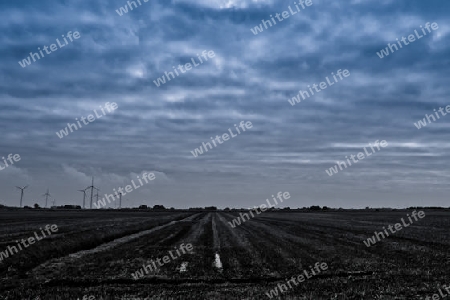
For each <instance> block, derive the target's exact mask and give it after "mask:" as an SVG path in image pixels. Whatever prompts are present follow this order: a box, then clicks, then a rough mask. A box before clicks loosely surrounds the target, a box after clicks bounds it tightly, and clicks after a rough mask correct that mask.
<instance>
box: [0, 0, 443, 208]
mask: <svg viewBox="0 0 450 300" xmlns="http://www.w3.org/2000/svg"><path fill="white" fill-rule="evenodd" d="M141 3H142V5H141V6H139V7H138V8H135V9H133V10H132V11H129V12H128V13H125V14H124V15H123V16H119V14H118V13H117V12H116V10H117V9H119V8H120V7H122V6H124V5H126V1H123V0H108V1H106V0H98V1H87V0H77V1H66V0H59V1H49V0H41V1H31V0H27V1H2V2H1V3H0V9H1V11H2V17H1V18H0V30H1V32H2V34H1V36H0V49H1V50H0V51H1V55H0V61H1V63H0V67H1V72H0V76H1V77H0V93H1V95H0V96H1V101H0V114H1V117H0V122H1V128H2V129H3V130H2V138H1V140H0V150H1V153H0V156H7V155H8V154H9V153H12V154H19V155H20V156H21V160H20V161H18V162H15V164H14V165H13V166H10V167H7V168H6V169H4V170H1V171H0V188H1V190H2V193H1V196H0V203H3V204H7V205H18V203H19V198H20V192H19V190H17V189H16V188H15V186H16V185H27V184H29V185H30V187H29V188H28V189H27V190H26V191H25V196H24V205H32V204H33V203H35V202H38V203H39V204H40V205H43V204H44V202H45V201H44V197H42V196H41V195H42V194H44V193H45V191H46V189H47V188H50V193H51V194H52V198H51V199H56V203H57V204H79V205H81V204H82V193H81V192H78V191H77V190H79V189H82V188H85V187H87V186H88V185H89V183H90V178H91V176H95V180H96V182H95V183H96V185H97V186H98V187H99V188H100V189H101V193H102V195H103V194H104V193H112V192H113V190H112V189H113V188H116V189H117V188H118V187H120V186H124V185H126V184H129V183H130V181H131V180H132V179H136V176H138V175H140V174H142V173H143V172H150V171H154V172H155V176H156V179H155V180H154V181H153V182H151V183H149V184H146V185H145V186H143V187H141V188H139V189H137V190H135V191H133V192H131V193H129V194H127V195H125V196H124V199H126V200H124V201H125V203H124V206H125V205H133V206H135V205H139V204H148V205H154V204H163V205H165V206H168V207H171V206H174V207H180V208H184V207H192V206H205V205H216V206H218V207H227V206H228V207H250V206H254V205H259V204H262V203H265V199H266V198H268V197H271V195H272V194H276V193H277V192H279V191H283V192H284V191H288V192H289V193H290V194H291V195H292V197H291V198H290V199H289V200H286V201H285V202H284V203H283V206H290V207H303V206H310V205H327V206H331V207H366V206H370V207H386V206H390V207H408V206H416V205H439V206H444V205H445V206H446V207H448V206H449V201H448V199H449V196H450V195H449V191H450V189H449V181H450V171H449V170H448V168H449V165H450V156H449V155H450V134H449V129H450V125H449V124H450V116H447V117H441V118H440V119H439V120H437V121H436V122H433V123H432V124H429V125H428V126H426V127H424V128H422V129H420V130H418V129H417V128H416V127H415V126H414V122H417V121H418V120H419V119H423V118H424V115H425V114H431V113H433V109H438V108H439V107H445V106H446V105H449V104H450V97H449V95H450V93H449V92H450V85H449V82H450V76H449V70H450V68H449V61H450V51H449V50H450V26H449V25H450V21H449V19H448V12H449V9H450V3H448V1H442V0H430V1H416V0H379V1H361V0H344V1H331V0H313V5H311V6H310V7H306V8H305V9H302V10H301V11H300V13H297V14H295V15H292V16H290V17H289V18H288V19H285V20H283V21H282V22H279V21H277V24H276V25H275V26H273V27H270V28H268V29H267V30H264V31H263V32H262V33H259V34H258V35H254V34H253V33H252V31H251V30H250V29H251V28H254V27H255V26H258V25H259V24H260V23H261V20H262V19H266V20H267V19H269V16H270V15H271V14H272V15H273V16H274V15H275V14H276V13H282V12H283V11H288V10H289V9H288V7H289V6H291V7H292V8H293V9H295V8H294V7H295V6H294V1H284V0H282V1H280V0H277V1H275V0H260V1H257V0H171V1H170V0H150V1H149V2H146V3H145V2H144V0H141ZM427 22H431V23H432V22H436V23H437V24H438V25H439V29H438V30H436V31H432V32H431V33H430V34H428V35H427V36H424V37H423V38H421V39H420V40H416V41H415V42H413V43H410V45H408V46H404V47H403V48H402V49H399V50H398V51H396V52H394V53H391V54H390V55H389V56H388V57H386V58H383V59H380V58H379V57H378V56H377V54H376V52H378V51H380V50H381V49H383V48H385V47H386V46H387V43H393V42H396V38H401V37H402V36H405V37H407V36H408V35H410V34H413V33H414V30H418V31H419V32H421V31H420V26H421V25H422V26H424V25H425V24H426V23H427ZM69 31H72V32H74V31H78V32H79V33H80V38H79V39H77V40H74V41H73V42H69V43H68V45H66V46H65V47H64V48H61V49H58V50H57V51H55V52H53V53H51V54H48V55H45V57H43V58H42V59H40V60H37V61H36V62H33V63H31V65H29V66H27V67H25V68H22V67H21V66H20V65H19V63H18V61H22V60H23V59H25V58H26V57H27V56H28V55H29V53H30V52H38V50H37V48H38V47H40V48H41V49H42V48H43V46H45V45H47V46H48V47H49V46H50V45H51V44H54V43H56V42H55V41H56V39H57V38H60V40H61V41H62V39H61V36H62V35H63V34H64V35H67V32H69ZM204 50H207V51H210V50H212V51H214V53H215V57H214V58H210V59H208V61H206V62H204V63H203V64H201V65H199V66H197V67H194V68H192V69H191V70H189V71H186V73H185V74H180V76H179V77H177V78H175V79H172V80H171V81H168V82H167V83H166V84H163V85H161V86H160V87H157V86H156V85H155V84H154V83H153V80H156V79H157V78H158V77H161V76H162V75H163V74H164V72H166V71H173V69H172V66H178V65H179V64H182V65H184V64H186V63H188V62H191V58H195V59H196V62H197V63H198V59H197V53H198V54H201V52H202V51H204ZM338 69H342V70H344V69H348V70H349V72H350V74H351V75H350V76H349V77H348V78H345V79H343V80H341V81H339V82H338V83H336V84H334V85H333V86H330V87H328V88H327V89H325V90H323V91H321V92H319V93H316V94H315V95H314V96H312V97H310V98H308V99H306V100H304V101H302V102H301V103H297V104H296V105H294V106H291V105H290V104H289V102H288V99H290V98H292V97H294V96H295V95H296V94H297V93H298V91H299V90H300V89H302V90H306V89H307V86H308V85H312V84H314V83H316V84H319V83H320V82H321V81H325V80H324V79H325V77H326V76H329V77H330V79H331V73H332V72H334V73H336V71H337V70H338ZM106 102H116V103H117V105H118V108H117V110H116V111H114V112H113V113H107V114H106V115H105V116H103V117H102V118H101V119H98V120H95V121H94V122H92V123H90V124H89V125H86V126H84V127H82V128H80V129H79V130H77V131H74V132H73V133H70V134H69V135H68V136H66V137H64V138H62V139H60V138H58V136H57V135H56V132H59V130H61V129H63V128H65V127H66V126H67V123H68V122H71V123H74V122H75V118H78V119H80V117H82V116H84V117H87V116H88V115H89V114H92V112H93V110H94V109H96V108H99V106H104V104H105V103H106ZM240 121H251V122H252V124H253V128H251V129H250V130H247V131H246V132H244V133H242V134H240V135H238V136H237V137H234V138H232V139H230V140H228V141H226V142H224V143H223V144H221V145H218V146H217V147H216V148H214V149H212V150H209V151H208V152H207V153H204V154H203V155H200V156H199V157H194V156H193V155H192V154H191V151H193V150H194V149H195V148H197V147H200V145H201V144H202V142H207V141H210V137H215V136H216V135H222V134H223V133H226V132H227V131H228V128H234V124H238V123H239V122H240ZM376 140H380V141H381V140H386V141H387V142H388V147H386V148H382V149H381V150H380V151H377V152H376V153H374V154H373V155H372V156H370V157H367V158H365V159H364V160H362V161H360V162H358V163H357V164H354V165H352V166H351V167H349V168H347V169H344V170H343V171H339V173H338V174H334V175H333V176H331V177H330V176H328V175H327V173H326V172H325V170H326V169H329V168H330V167H333V166H334V165H335V164H336V161H337V160H344V159H345V156H346V155H347V156H350V155H352V154H353V155H356V154H357V153H358V152H361V151H362V147H364V146H365V145H368V144H369V143H373V142H375V141H376ZM111 206H113V205H111Z"/></svg>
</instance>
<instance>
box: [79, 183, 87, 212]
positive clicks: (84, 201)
mask: <svg viewBox="0 0 450 300" xmlns="http://www.w3.org/2000/svg"><path fill="white" fill-rule="evenodd" d="M87 189H88V188H85V189H84V190H78V191H79V192H83V209H85V208H86V205H85V203H86V190H87Z"/></svg>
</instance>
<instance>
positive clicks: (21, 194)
mask: <svg viewBox="0 0 450 300" xmlns="http://www.w3.org/2000/svg"><path fill="white" fill-rule="evenodd" d="M27 187H28V185H26V186H24V187H20V186H16V188H18V189H19V190H21V192H20V207H22V199H23V191H24V190H25V189H26V188H27Z"/></svg>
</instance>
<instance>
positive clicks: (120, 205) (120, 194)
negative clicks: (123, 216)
mask: <svg viewBox="0 0 450 300" xmlns="http://www.w3.org/2000/svg"><path fill="white" fill-rule="evenodd" d="M119 196H120V198H119V199H120V201H119V209H121V208H122V193H119Z"/></svg>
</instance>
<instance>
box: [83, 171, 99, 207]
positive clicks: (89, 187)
mask: <svg viewBox="0 0 450 300" xmlns="http://www.w3.org/2000/svg"><path fill="white" fill-rule="evenodd" d="M87 189H91V206H90V209H92V197H93V196H94V189H97V188H96V187H95V186H94V177H92V184H91V185H90V186H88V187H87V188H86V190H87Z"/></svg>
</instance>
